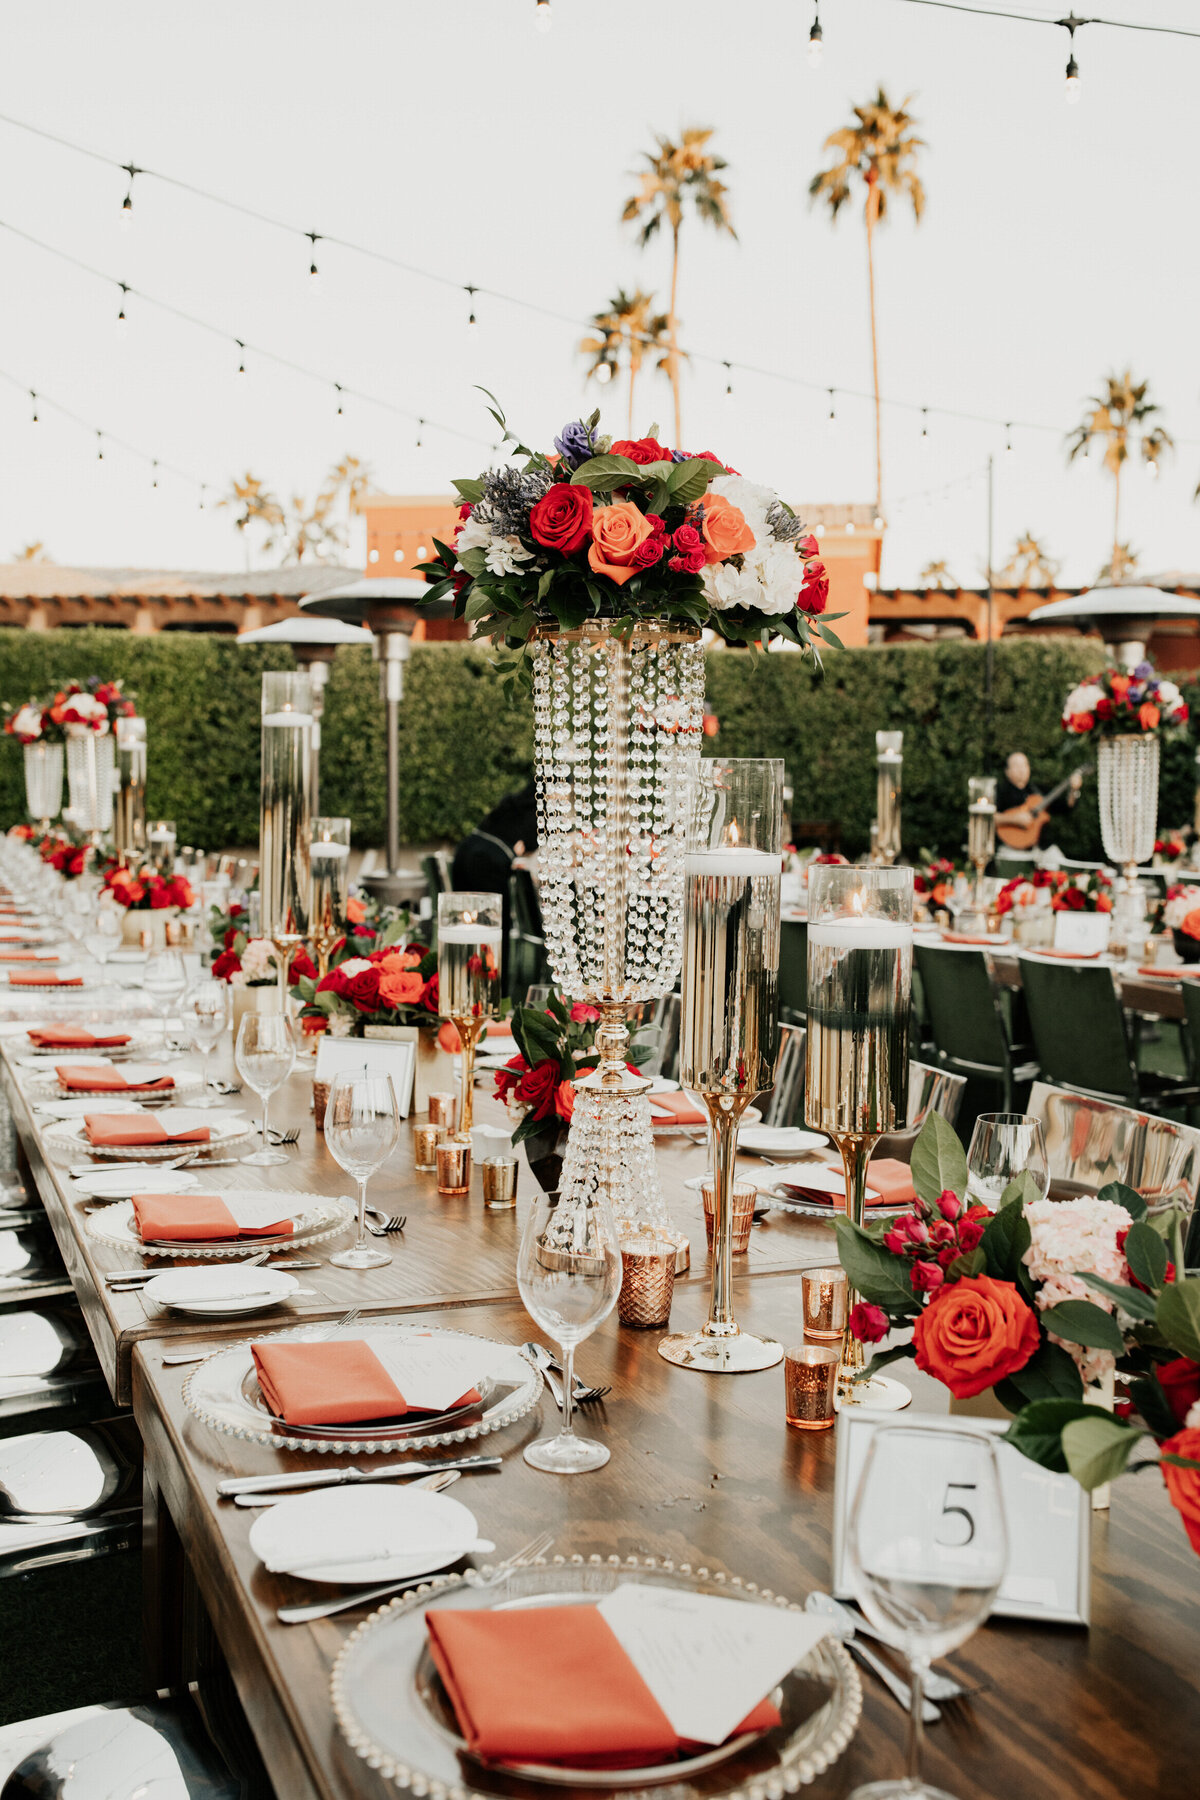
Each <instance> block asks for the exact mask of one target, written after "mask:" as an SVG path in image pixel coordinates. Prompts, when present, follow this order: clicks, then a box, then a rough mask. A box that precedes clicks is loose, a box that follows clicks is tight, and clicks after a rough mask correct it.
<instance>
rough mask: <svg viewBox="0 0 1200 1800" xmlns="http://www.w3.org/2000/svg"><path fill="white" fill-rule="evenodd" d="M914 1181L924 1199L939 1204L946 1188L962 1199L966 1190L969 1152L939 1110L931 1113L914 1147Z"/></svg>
mask: <svg viewBox="0 0 1200 1800" xmlns="http://www.w3.org/2000/svg"><path fill="white" fill-rule="evenodd" d="M912 1181H913V1187H914V1188H915V1189H916V1190H917V1193H918V1194H919V1195H920V1197H921V1199H922V1200H924V1201H925V1202H926V1204H927V1205H929V1206H936V1205H937V1201H938V1196H939V1194H944V1193H945V1192H946V1190H947V1189H949V1190H950V1192H951V1193H952V1194H957V1195H958V1197H959V1199H961V1198H962V1196H963V1195H964V1194H965V1193H966V1191H967V1158H966V1152H965V1151H964V1150H963V1147H962V1145H961V1143H960V1142H959V1139H958V1134H957V1133H956V1131H955V1130H954V1127H953V1126H952V1125H950V1124H948V1123H947V1122H946V1120H945V1119H943V1117H942V1115H941V1114H940V1113H932V1112H931V1113H929V1114H928V1116H927V1117H926V1120H925V1123H924V1124H923V1125H922V1127H921V1129H920V1131H919V1132H918V1133H917V1141H916V1143H915V1144H914V1145H913V1150H912Z"/></svg>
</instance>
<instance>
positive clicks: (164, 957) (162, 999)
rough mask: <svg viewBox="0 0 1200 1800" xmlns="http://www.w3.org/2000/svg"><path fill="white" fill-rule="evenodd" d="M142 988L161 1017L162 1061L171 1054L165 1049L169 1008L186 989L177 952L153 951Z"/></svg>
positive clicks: (169, 1015) (183, 973) (144, 973)
mask: <svg viewBox="0 0 1200 1800" xmlns="http://www.w3.org/2000/svg"><path fill="white" fill-rule="evenodd" d="M142 987H143V989H144V990H145V992H146V993H147V994H149V996H150V999H151V1001H152V1002H153V1005H154V1010H155V1012H156V1013H157V1012H161V1015H162V1053H163V1058H164V1060H165V1059H166V1058H168V1057H169V1056H170V1055H171V1054H172V1052H171V1051H170V1050H169V1049H168V1048H167V1032H168V1029H169V1027H170V1021H171V1007H172V1005H173V1003H174V1002H175V1001H176V1000H178V999H179V998H180V996H181V995H182V994H183V992H184V990H185V989H186V987H187V970H186V969H185V968H184V966H183V958H182V957H181V956H180V954H179V952H178V950H153V951H151V953H150V955H149V956H148V957H147V959H146V967H145V969H144V970H143V971H142Z"/></svg>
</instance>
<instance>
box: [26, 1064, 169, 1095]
mask: <svg viewBox="0 0 1200 1800" xmlns="http://www.w3.org/2000/svg"><path fill="white" fill-rule="evenodd" d="M54 1073H55V1074H56V1075H57V1076H58V1079H59V1081H60V1082H61V1083H62V1085H63V1087H65V1088H86V1089H88V1090H89V1091H90V1092H92V1093H105V1094H161V1093H164V1092H165V1091H166V1090H167V1089H168V1088H173V1087H174V1086H175V1077H174V1076H173V1075H160V1076H159V1078H158V1080H157V1081H126V1079H125V1077H124V1076H123V1075H122V1073H121V1071H120V1070H119V1069H96V1068H89V1067H88V1065H87V1063H55V1065H54Z"/></svg>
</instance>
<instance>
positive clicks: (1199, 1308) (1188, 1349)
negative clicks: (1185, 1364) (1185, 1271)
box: [1158, 1278, 1200, 1362]
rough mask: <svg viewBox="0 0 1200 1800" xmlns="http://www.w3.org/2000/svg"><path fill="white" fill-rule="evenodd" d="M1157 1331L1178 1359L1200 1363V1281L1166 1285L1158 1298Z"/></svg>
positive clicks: (1180, 1280) (1173, 1282) (1183, 1281)
mask: <svg viewBox="0 0 1200 1800" xmlns="http://www.w3.org/2000/svg"><path fill="white" fill-rule="evenodd" d="M1158 1329H1159V1330H1160V1331H1161V1332H1162V1335H1163V1336H1164V1337H1165V1338H1166V1340H1167V1342H1168V1344H1170V1346H1171V1348H1172V1349H1173V1350H1177V1351H1178V1353H1179V1355H1180V1356H1189V1357H1190V1358H1191V1359H1192V1361H1193V1362H1200V1280H1195V1279H1190V1280H1182V1279H1180V1278H1177V1279H1176V1280H1174V1281H1172V1282H1168V1284H1167V1286H1166V1287H1165V1288H1164V1289H1163V1291H1162V1293H1161V1294H1160V1295H1159V1296H1158Z"/></svg>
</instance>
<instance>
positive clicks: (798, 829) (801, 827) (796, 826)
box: [792, 819, 842, 856]
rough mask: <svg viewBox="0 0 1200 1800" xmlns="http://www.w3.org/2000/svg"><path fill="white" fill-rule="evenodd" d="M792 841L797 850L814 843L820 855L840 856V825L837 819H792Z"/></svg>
mask: <svg viewBox="0 0 1200 1800" xmlns="http://www.w3.org/2000/svg"><path fill="white" fill-rule="evenodd" d="M792 843H793V844H794V845H795V846H796V848H797V850H799V849H801V848H802V847H803V846H805V845H807V844H815V845H816V847H817V849H818V850H819V851H820V852H821V854H822V856H840V855H841V852H842V826H841V821H840V820H839V819H793V820H792Z"/></svg>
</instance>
